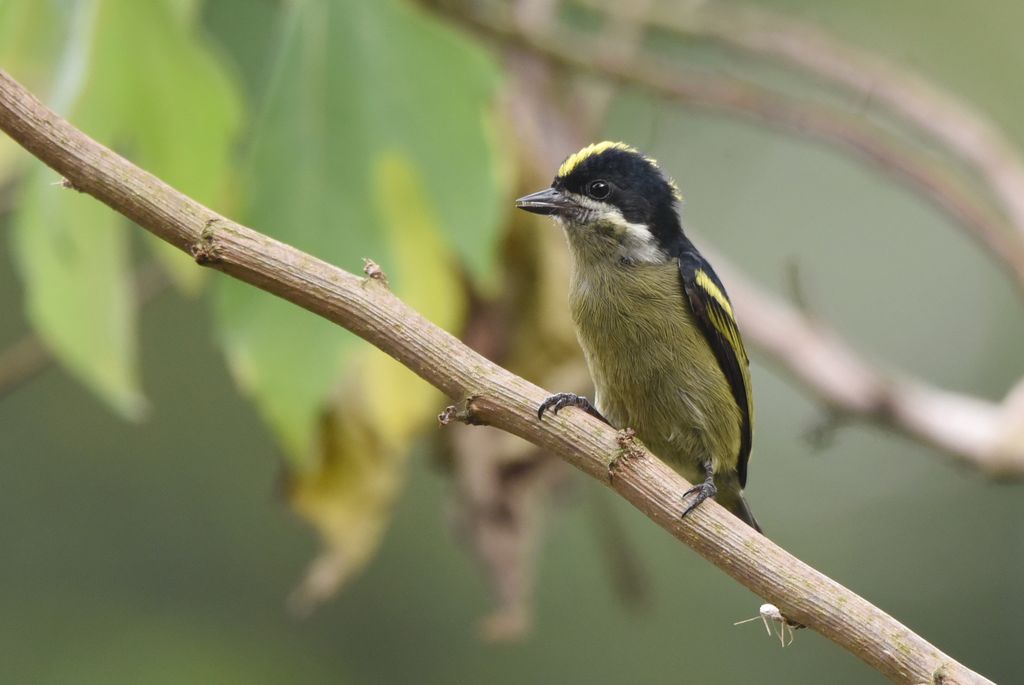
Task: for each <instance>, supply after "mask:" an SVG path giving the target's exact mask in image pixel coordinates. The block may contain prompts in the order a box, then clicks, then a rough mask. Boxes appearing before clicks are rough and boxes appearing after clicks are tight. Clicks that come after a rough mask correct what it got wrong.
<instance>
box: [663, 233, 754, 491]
mask: <svg viewBox="0 0 1024 685" xmlns="http://www.w3.org/2000/svg"><path fill="white" fill-rule="evenodd" d="M679 273H680V276H681V277H682V281H683V291H684V292H685V293H686V296H687V299H688V300H689V302H690V308H691V309H692V310H693V314H694V317H695V318H696V320H697V323H698V324H699V325H700V328H701V331H702V332H703V333H704V337H705V338H706V339H707V341H708V344H709V345H711V349H712V351H714V353H715V358H716V359H717V360H718V366H719V367H720V368H721V369H722V373H723V374H725V378H726V380H727V381H729V387H730V389H731V390H732V396H733V398H734V399H735V400H736V404H737V405H739V408H740V414H741V415H742V417H743V425H742V426H741V427H740V431H741V433H740V452H739V454H738V455H737V457H738V459H737V462H736V471H737V473H738V474H739V479H740V487H743V486H745V485H746V484H747V462H748V461H749V459H750V444H751V432H752V429H753V422H754V418H753V406H754V405H753V402H752V401H751V396H750V367H749V361H748V360H747V351H746V350H745V349H744V347H743V339H742V338H740V331H739V328H738V327H737V326H736V317H735V316H734V315H733V312H732V303H731V302H730V301H729V296H728V295H727V294H726V292H725V287H724V286H723V285H722V282H721V281H720V280H719V279H718V276H717V275H716V274H715V272H714V270H713V269H712V268H711V265H710V264H708V262H707V260H705V259H704V257H702V256H701V255H700V254H699V253H697V251H696V250H692V251H687V252H684V253H683V254H682V255H680V257H679Z"/></svg>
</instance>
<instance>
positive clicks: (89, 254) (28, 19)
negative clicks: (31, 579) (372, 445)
mask: <svg viewBox="0 0 1024 685" xmlns="http://www.w3.org/2000/svg"><path fill="white" fill-rule="evenodd" d="M193 10H194V3H192V2H172V1H170V0H159V1H157V2H146V3H139V2H134V0H95V1H94V2H81V3H78V4H77V6H76V8H75V9H74V11H73V12H72V13H71V15H70V16H71V19H70V20H69V21H66V22H64V26H65V29H64V30H65V32H66V35H64V36H63V39H64V42H65V44H66V48H65V51H64V54H63V55H62V56H61V58H60V59H59V60H57V63H56V74H55V76H54V77H53V81H54V84H53V86H52V88H50V89H49V90H50V93H51V96H50V98H49V99H50V101H51V104H52V105H53V106H54V107H55V108H57V109H58V110H59V111H61V112H63V113H64V114H66V115H67V116H68V117H70V118H71V119H72V120H73V121H75V123H76V124H77V125H78V126H80V127H81V128H82V129H83V130H85V131H86V132H88V133H89V134H90V135H92V136H94V137H95V138H97V139H98V140H102V141H106V142H108V143H110V144H112V145H114V146H116V147H118V148H120V149H122V150H126V151H130V154H131V156H132V157H133V158H134V159H135V160H136V161H137V162H138V163H139V164H141V165H143V166H144V167H146V168H147V169H149V170H150V171H152V172H153V173H156V174H158V175H160V176H162V177H163V178H164V179H166V180H167V181H168V182H170V183H172V184H175V185H177V186H178V187H179V188H181V189H182V190H183V191H184V192H187V193H190V194H193V195H195V196H196V197H197V198H198V199H200V200H204V201H207V202H210V201H213V200H216V199H217V198H218V197H219V195H220V194H221V193H222V191H223V189H224V185H225V183H226V180H227V172H228V168H229V154H228V153H229V151H230V149H231V146H232V143H233V136H234V134H235V133H236V131H237V129H238V125H239V122H240V114H241V113H240V109H239V103H238V101H237V96H236V94H235V91H234V88H233V86H232V84H231V82H230V80H229V79H228V78H227V77H226V75H225V74H224V72H223V70H222V68H221V67H220V65H219V64H218V63H217V62H216V61H215V60H214V59H213V57H212V56H211V54H210V53H209V51H208V50H207V49H206V48H205V47H204V46H203V45H202V44H201V41H200V40H199V37H198V36H196V35H195V30H194V27H195V19H194V15H195V12H194V11H193ZM4 11H5V12H8V13H10V14H11V15H12V17H11V18H12V20H14V22H16V23H17V24H20V25H21V28H22V29H23V30H22V31H18V32H14V31H12V32H11V34H9V35H7V36H6V37H7V38H8V39H9V40H10V41H11V44H12V47H11V48H10V49H11V50H12V52H15V51H16V48H17V47H18V45H21V44H22V41H25V44H26V45H28V46H33V45H35V44H36V43H37V42H38V43H43V44H45V43H46V42H47V41H48V40H52V35H53V33H54V32H55V31H56V30H57V29H56V27H59V26H60V22H54V21H53V17H52V16H50V15H51V13H52V11H53V7H52V4H51V3H47V2H35V1H32V0H7V5H6V6H5V7H4ZM26 35H27V36H28V38H27V39H26ZM0 51H2V48H0ZM26 53H27V54H26V59H27V60H28V61H30V62H31V61H32V59H31V58H32V56H33V55H34V52H33V51H32V50H27V51H26ZM167 55H175V59H173V60H172V59H167V57H166V56H167ZM126 56H131V57H130V58H126ZM38 57H39V59H41V60H47V59H48V56H38ZM50 59H52V58H50ZM15 64H16V65H17V62H15ZM14 73H15V74H17V73H18V72H17V71H15V72H14ZM43 92H46V91H43ZM22 192H23V195H22V197H21V200H20V201H19V202H18V209H17V215H16V217H15V219H14V226H13V229H12V239H13V241H14V245H15V251H14V254H15V257H16V260H17V266H18V267H19V269H20V271H21V276H22V281H23V283H24V284H25V290H26V296H27V308H28V311H29V314H30V316H31V318H32V321H33V324H34V327H35V329H36V331H37V332H38V333H39V334H40V335H41V336H42V338H43V340H44V341H45V342H46V344H47V346H48V347H49V348H50V349H51V350H52V351H53V352H54V354H55V355H56V356H57V357H58V358H59V359H60V360H61V362H62V363H63V364H65V365H66V366H67V368H68V369H69V370H70V371H71V372H72V373H74V374H75V375H76V376H77V377H78V378H80V379H81V380H82V381H83V382H84V383H85V384H86V385H88V386H89V387H90V388H92V389H93V390H94V391H95V392H97V393H98V394H99V395H100V396H101V397H102V398H103V399H105V400H106V401H107V402H108V403H109V404H110V405H111V406H112V407H113V408H114V409H115V410H117V411H118V412H119V413H121V414H122V415H124V416H126V417H131V418H138V417H139V416H140V412H141V411H142V409H143V407H144V402H143V399H142V392H141V389H140V387H139V378H138V353H137V348H138V344H137V341H136V337H137V332H136V324H135V312H134V310H135V304H134V302H133V299H132V287H131V281H130V271H131V260H130V257H129V253H128V243H127V241H128V235H129V234H128V229H127V227H126V226H124V225H123V221H124V220H123V219H121V218H120V217H118V216H117V215H115V214H113V213H111V212H109V211H107V210H105V209H104V208H102V207H100V206H97V205H96V203H95V202H93V201H92V200H91V199H89V198H83V197H79V196H77V194H75V193H65V192H61V189H60V188H59V179H56V180H55V178H54V174H53V173H52V172H51V171H49V170H48V169H46V168H45V167H43V165H42V164H41V163H38V162H37V163H35V164H33V171H32V172H31V176H30V177H29V178H28V179H26V181H25V183H24V186H23V188H22ZM149 244H150V245H151V246H152V248H153V249H154V250H155V251H156V255H157V257H158V258H159V259H160V260H161V261H162V262H163V263H164V264H165V265H166V266H167V268H168V270H169V272H170V274H171V275H172V276H174V278H175V279H176V281H177V282H178V284H179V285H180V286H181V287H182V288H184V289H185V290H188V291H193V292H194V291H195V290H196V289H197V287H198V286H199V280H198V279H199V278H201V276H202V273H201V271H200V270H199V269H196V268H195V267H194V265H192V264H190V263H189V260H188V259H187V258H186V257H185V256H183V255H181V254H180V253H177V251H175V250H173V249H172V248H170V246H168V245H166V244H163V243H162V242H160V241H157V240H150V241H149Z"/></svg>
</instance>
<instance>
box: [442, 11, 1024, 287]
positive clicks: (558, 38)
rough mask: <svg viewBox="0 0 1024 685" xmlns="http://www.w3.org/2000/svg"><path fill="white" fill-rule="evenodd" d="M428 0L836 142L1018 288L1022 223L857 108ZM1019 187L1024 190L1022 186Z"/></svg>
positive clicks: (563, 61)
mask: <svg viewBox="0 0 1024 685" xmlns="http://www.w3.org/2000/svg"><path fill="white" fill-rule="evenodd" d="M590 1H592V2H594V1H596V0H590ZM434 7H435V9H437V11H439V12H443V13H444V14H445V16H448V17H450V18H451V19H452V20H454V21H456V22H459V23H461V24H463V25H466V26H467V27H468V28H470V29H471V30H473V31H475V32H477V33H479V34H482V35H484V36H485V37H488V38H491V39H496V40H499V41H503V42H506V43H511V44H514V45H518V46H521V47H523V48H525V49H527V50H529V51H531V52H533V53H535V54H537V55H540V56H542V57H544V58H545V59H547V60H549V61H550V62H552V63H553V64H557V65H559V66H562V67H565V68H568V69H571V70H573V71H575V72H578V73H584V74H593V75H595V76H598V77H600V78H603V79H606V80H610V81H613V82H615V83H619V84H621V85H624V86H632V87H635V88H640V89H642V90H645V91H647V92H649V93H652V94H654V95H657V96H659V97H662V98H668V99H671V100H673V101H675V102H678V103H681V104H683V105H685V106H687V107H692V108H699V109H708V110H714V111H718V112H723V113H725V114H728V115H730V116H735V117H740V118H743V119H750V120H754V121H756V122H758V123H760V124H763V125H766V126H770V127H773V128H776V129H779V130H781V131H783V132H786V133H791V134H795V135H798V136H800V137H802V138H805V139H812V140H816V141H820V142H823V143H827V144H829V145H833V146H836V147H838V148H840V149H843V150H845V151H846V152H849V153H851V154H853V155H854V156H856V157H858V158H860V159H862V160H864V161H866V162H869V163H871V164H873V165H874V166H875V167H876V168H878V169H879V170H880V171H882V172H884V173H886V174H887V175H889V176H890V177H892V178H893V179H895V180H896V181H898V182H900V183H902V184H905V185H906V186H908V187H910V188H912V189H913V190H915V191H917V192H918V193H919V194H920V195H921V197H923V198H925V199H926V200H928V201H929V202H930V203H932V204H933V205H934V206H935V207H936V208H937V209H938V210H940V211H941V212H943V213H944V214H946V215H947V216H948V217H950V219H952V220H953V221H954V222H956V223H957V224H958V225H959V226H961V227H963V228H964V229H965V230H966V231H967V233H968V235H969V236H971V237H972V238H973V239H974V240H976V241H977V242H978V243H979V244H980V245H981V246H982V247H984V248H985V249H986V250H987V251H988V253H989V255H990V256H991V257H992V258H993V259H994V260H995V263H996V264H998V265H999V266H1000V267H1001V268H1002V269H1003V270H1005V271H1006V272H1007V274H1008V275H1009V276H1010V277H1011V278H1012V279H1013V281H1014V283H1015V284H1016V285H1017V287H1018V289H1024V229H1022V230H1021V231H1020V232H1018V231H1014V230H1012V228H1011V227H1009V226H1008V225H1007V222H1006V220H1005V219H1004V218H1003V217H1002V216H1000V215H999V214H998V213H997V212H995V211H993V210H992V209H991V208H990V207H989V206H988V203H986V202H984V201H982V200H981V199H980V198H978V197H977V196H976V194H975V193H973V192H971V191H970V190H968V189H967V188H965V187H964V184H963V183H961V182H960V181H959V180H958V179H957V178H956V177H955V176H954V175H953V174H951V173H950V172H949V171H947V170H945V169H943V168H942V166H941V165H937V164H936V163H935V160H934V159H931V158H929V157H928V156H926V155H922V154H921V153H919V152H916V151H914V150H912V149H910V148H909V147H908V146H907V145H906V144H905V143H904V142H902V141H901V140H899V139H898V138H896V137H895V136H893V135H892V134H889V133H887V132H885V131H884V130H882V129H881V128H880V127H878V126H873V125H871V124H869V123H867V122H866V121H865V119H864V118H863V117H861V116H855V115H852V114H849V113H847V112H845V111H844V110H842V109H840V108H838V107H835V106H831V105H825V104H821V103H818V102H813V101H810V100H801V99H798V98H794V97H792V96H789V95H784V94H781V93H779V92H776V91H774V90H771V89H768V88H764V87H762V86H758V85H755V84H753V83H747V82H744V81H741V80H738V79H734V78H729V77H725V76H722V75H720V74H709V73H707V72H705V71H701V70H698V69H692V68H681V67H678V66H674V65H670V64H667V63H666V62H665V61H664V60H660V59H656V58H652V57H650V56H647V55H643V54H640V55H635V56H633V57H632V58H630V59H623V58H622V56H621V55H619V54H616V53H610V52H609V51H608V50H607V49H606V46H605V45H604V44H603V43H601V42H600V41H599V40H597V39H594V38H592V37H588V36H586V35H583V34H580V33H579V32H574V31H565V30H561V29H560V30H558V31H555V32H550V31H549V32H539V31H534V30H527V29H520V28H515V27H514V26H511V25H508V24H502V23H499V22H497V21H495V20H494V19H493V18H490V17H487V16H484V14H483V13H481V12H478V11H475V10H466V11H454V10H452V9H451V8H448V7H442V6H436V5H434ZM1020 195H1021V196H1022V197H1024V193H1020ZM1022 225H1024V224H1022Z"/></svg>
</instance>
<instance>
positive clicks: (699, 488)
mask: <svg viewBox="0 0 1024 685" xmlns="http://www.w3.org/2000/svg"><path fill="white" fill-rule="evenodd" d="M717 494H718V488H716V487H715V484H714V482H712V481H704V482H703V483H698V484H697V485H694V486H693V487H692V488H690V489H689V490H687V491H686V492H684V493H683V499H684V500H685V499H686V498H687V497H689V496H690V495H695V497H694V498H693V502H691V503H690V505H689V506H687V507H686V509H684V510H683V513H682V514H681V515H680V516H679V518H686V515H687V514H689V513H690V512H691V511H693V510H694V509H696V508H697V507H699V506H700V504H701V502H703V501H704V500H706V499H709V498H711V497H714V496H715V495H717Z"/></svg>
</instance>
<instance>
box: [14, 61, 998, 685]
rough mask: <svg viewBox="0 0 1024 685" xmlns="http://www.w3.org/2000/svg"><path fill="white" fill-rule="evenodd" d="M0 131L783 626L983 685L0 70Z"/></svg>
mask: <svg viewBox="0 0 1024 685" xmlns="http://www.w3.org/2000/svg"><path fill="white" fill-rule="evenodd" d="M0 128H2V129H3V130H4V131H6V132H7V133H8V134H9V135H10V136H11V137H12V138H14V140H16V141H17V142H18V143H20V144H21V145H22V146H23V147H25V148H26V149H27V150H28V151H30V152H31V153H32V154H33V155H35V156H36V157H38V158H39V159H41V160H42V161H43V162H45V163H46V164H48V165H49V166H51V167H52V168H53V169H54V170H56V171H57V173H59V174H61V175H63V176H64V177H65V178H67V179H68V180H69V181H70V182H71V184H72V185H73V186H74V187H75V188H77V189H78V190H81V191H83V192H86V193H88V194H90V195H92V196H94V197H96V198H97V199H98V200H100V201H102V202H104V203H105V204H107V205H108V206H110V207H111V208H112V209H114V210H115V211H118V212H120V213H122V214H124V215H125V216H126V217H128V218H129V219H131V220H132V221H134V222H135V223H137V224H139V225H140V226H142V227H144V228H145V229H147V230H149V231H150V232H151V233H153V234H154V235H156V236H158V237H160V238H161V239H163V240H166V241H167V242H169V243H171V244H173V245H175V246H177V247H178V248H179V249H182V250H185V251H187V252H189V253H191V254H192V255H193V256H194V257H195V259H196V261H197V262H199V263H200V264H203V265H206V266H209V267H212V268H214V269H217V270H219V271H222V272H224V273H226V274H229V275H231V276H233V277H235V278H238V279H239V280H242V281H245V282H247V283H250V284H252V285H254V286H257V287H259V288H261V289H263V290H265V291H267V292H269V293H272V294H274V295H277V296H279V297H282V298H284V299H286V300H288V301H290V302H293V303H294V304H297V305H299V306H300V307H303V308H305V309H307V310H309V311H311V312H313V313H315V314H317V315H319V316H322V317H324V318H326V319H328V320H330V321H333V322H335V323H337V324H339V325H341V326H344V327H345V328H347V329H348V330H350V331H352V332H354V333H356V334H357V335H359V336H361V337H362V338H364V339H365V340H367V341H368V342H370V343H372V344H374V345H376V346H377V347H379V348H380V349H382V350H383V351H385V352H387V353H388V354H390V355H391V356H393V357H394V358H395V359H397V360H398V361H400V362H401V363H403V364H405V365H406V366H407V367H408V368H410V369H411V370H412V371H414V372H415V373H417V374H418V375H419V376H421V377H422V378H423V379H424V380H426V381H428V382H429V383H431V384H432V385H434V386H436V387H437V388H439V389H441V390H442V391H444V392H445V393H446V394H447V395H448V396H450V397H452V398H456V399H459V403H458V409H457V410H454V411H453V412H446V413H448V414H449V415H454V416H456V417H458V418H460V419H462V420H466V421H468V422H472V423H487V424H490V425H493V426H497V427H499V428H502V429H504V430H507V431H509V432H511V433H514V434H516V435H519V436H520V437H523V438H525V439H527V440H529V441H530V442H533V443H534V444H536V445H538V446H541V447H543V448H544V449H547V450H550V451H551V452H553V453H555V454H557V455H559V456H561V457H562V458H563V459H565V460H566V461H568V462H569V463H571V464H573V465H574V466H576V467H577V468H579V469H580V470H582V471H584V472H585V473H587V474H589V475H590V476H592V477H594V478H596V479H598V480H599V481H601V482H602V483H604V484H606V485H608V486H609V487H610V488H612V489H613V490H615V491H616V492H617V493H619V494H620V495H622V496H623V497H624V498H625V499H627V500H628V501H629V502H631V503H632V504H633V505H634V506H635V507H636V508H638V509H639V510H640V511H642V512H643V513H644V514H646V515H647V516H648V517H649V518H651V519H652V520H653V521H655V522H656V523H658V524H659V525H660V526H661V527H663V528H664V529H665V530H667V531H669V532H670V533H671V534H672V535H674V536H675V537H677V538H678V539H679V540H681V541H683V542H684V543H686V544H687V545H689V546H690V547H692V548H693V549H694V550H696V551H697V552H698V553H700V554H701V555H702V556H704V557H705V558H706V559H708V560H709V561H711V562H712V563H714V564H715V565H717V566H718V567H719V568H720V569H722V570H723V571H725V572H726V573H728V574H729V575H730V576H732V577H733V578H735V579H736V580H738V581H739V582H741V583H742V584H743V585H745V586H746V587H748V588H750V590H752V591H753V592H755V593H756V594H758V595H759V596H761V597H763V598H765V599H767V600H768V601H770V602H773V603H774V604H776V605H777V606H779V608H780V609H782V611H783V612H784V613H785V615H786V616H788V617H789V618H790V619H792V620H795V621H798V622H800V623H803V624H805V625H807V626H810V627H812V628H814V629H815V630H817V631H818V632H820V633H821V634H822V635H825V636H826V637H828V638H830V639H832V640H834V641H835V642H836V643H838V644H839V645H841V646H843V647H844V648H845V649H847V650H848V651H850V652H851V653H853V654H855V655H857V656H858V657H860V658H861V659H863V660H864V661H865V662H867V663H868V664H869V665H871V666H873V667H874V668H876V669H878V670H879V671H880V672H882V673H883V674H885V675H886V676H888V677H889V678H891V679H892V680H893V681H894V682H897V683H906V684H908V685H911V684H913V685H917V684H919V683H925V682H927V683H939V682H942V683H945V684H951V683H988V682H990V681H988V680H987V679H985V678H984V677H982V676H980V675H978V674H977V673H974V672H973V671H971V670H969V669H968V668H966V667H965V666H963V665H961V664H959V663H957V662H956V661H955V660H953V659H952V658H950V657H949V656H947V655H945V654H943V653H942V652H941V651H939V650H938V649H937V648H936V647H934V646H933V645H931V644H929V643H928V642H927V641H925V640H924V639H923V638H921V637H920V636H918V635H916V634H915V633H913V632H912V631H911V630H909V629H908V628H907V627H905V626H903V625H902V624H900V623H899V622H898V621H896V620H895V619H894V618H892V617H891V616H889V615H888V614H886V613H885V612H883V611H882V610H880V609H878V608H877V607H874V606H873V605H871V604H870V603H869V602H867V601H866V600H864V599H863V598H861V597H859V596H857V595H856V594H854V593H852V592H850V591H849V590H847V589H846V588H844V587H842V586H841V585H839V584H838V583H836V582H835V581H833V580H831V579H829V578H827V577H826V576H824V575H823V574H821V573H819V572H817V571H815V570H814V569H813V568H811V567H810V566H808V565H806V564H804V563H803V562H801V561H800V560H799V559H796V558H795V557H793V556H792V555H790V554H788V553H787V552H786V551H785V550H783V549H782V548H781V547H779V546H778V545H776V544H774V543H773V542H771V541H770V540H768V539H767V538H765V537H763V536H761V535H758V534H757V533H755V532H754V531H753V530H752V529H750V528H749V527H747V526H745V525H744V524H743V523H741V522H740V521H739V520H738V519H736V518H735V517H733V516H732V515H731V514H729V513H727V512H726V511H725V510H724V509H722V508H721V507H720V506H719V505H718V504H716V503H713V502H712V503H706V504H705V505H704V506H701V507H700V508H699V509H697V510H696V511H695V512H694V514H693V515H692V516H690V517H688V518H687V519H686V520H685V521H684V520H680V518H679V515H680V511H681V502H682V495H683V493H684V492H685V491H686V489H687V487H688V485H689V484H688V483H686V482H685V481H684V480H683V479H682V478H681V477H680V476H679V475H678V474H676V473H675V472H674V471H672V470H671V469H670V468H669V467H668V466H666V465H665V464H663V463H662V462H661V461H659V460H658V459H656V458H654V457H653V456H652V455H651V454H650V453H649V452H648V451H647V450H646V449H644V448H643V447H642V446H640V445H639V444H638V443H636V442H635V441H633V439H632V438H630V437H628V436H627V435H624V434H616V433H615V432H614V431H613V430H611V429H610V428H608V427H607V426H604V425H602V424H601V423H599V422H598V421H596V420H594V419H591V418H590V417H587V416H586V415H584V414H583V413H582V412H579V411H567V412H565V413H564V414H562V415H559V416H554V417H550V418H549V419H546V420H545V421H543V422H540V421H538V420H537V417H536V413H535V411H536V407H537V404H538V403H539V402H540V401H541V400H543V399H544V397H545V396H546V393H545V392H544V391H543V390H541V388H538V387H537V386H535V385H533V384H531V383H529V382H527V381H525V380H523V379H522V378H519V377H517V376H515V375H513V374H511V373H509V372H508V371H506V370H504V369H502V368H501V367H499V366H497V365H495V364H493V363H492V362H490V361H488V360H487V359H485V358H483V357H482V356H480V355H479V354H477V353H475V352H473V351H472V350H471V349H469V348H468V347H466V346H465V345H464V344H462V343H461V342H460V341H459V340H457V339H456V338H455V337H454V336H452V335H451V334H449V333H447V332H445V331H443V330H441V329H439V328H438V327H437V326H434V325H433V324H431V323H430V322H429V321H427V320H426V319H424V318H423V317H422V316H421V315H420V314H419V313H417V312H416V311H414V310H413V309H411V308H410V307H409V306H407V305H406V304H404V303H403V302H402V301H400V300H399V299H398V298H397V297H395V296H394V295H393V294H392V293H391V292H390V291H389V290H388V289H387V287H386V286H385V285H384V284H383V283H382V282H381V280H380V279H373V278H366V279H363V278H359V277H357V276H355V275H353V274H350V273H348V272H346V271H343V270H341V269H339V268H337V267H334V266H331V265H330V264H327V263H325V262H323V261H321V260H319V259H316V258H315V257H313V256H311V255H308V254H305V253H303V252H301V251H299V250H297V249H295V248H293V247H290V246H288V245H285V244H283V243H281V242H278V241H276V240H274V239H272V238H270V237H267V236H265V235H262V234H260V233H258V232H256V231H253V230H252V229H250V228H246V227H245V226H242V225H240V224H238V223H235V222H233V221H230V220H228V219H226V218H224V217H222V216H220V215H219V214H217V213H216V212H214V211H212V210H211V209H208V208H207V207H204V206H203V205H201V204H199V203H198V202H196V201H194V200H192V199H191V198H189V197H187V196H185V195H183V194H181V193H180V192H178V191H177V190H175V189H174V188H172V187H170V186H168V185H167V184H166V183H164V182H162V181H161V180H159V179H158V178H156V177H155V176H153V175H152V174H150V173H148V172H146V171H143V170H142V169H139V168H138V167H136V166H134V165H133V164H131V163H130V162H128V161H127V160H125V159H123V158H122V157H120V156H118V155H117V154H115V153H114V152H112V151H111V150H109V149H107V148H106V147H104V146H102V145H100V144H99V143H97V142H95V141H93V140H92V139H91V138H89V137H88V136H86V135H85V134H83V133H82V132H80V131H78V130H77V129H75V128H74V127H73V126H71V124H69V123H68V122H66V121H64V120H63V119H61V118H60V117H59V116H57V115H56V114H55V113H54V112H52V111H50V110H49V109H47V108H46V107H45V106H44V105H43V104H42V103H41V102H39V101H38V100H37V99H36V98H35V97H34V96H33V95H32V94H31V93H29V92H28V91H26V90H25V89H24V88H23V87H22V86H20V85H19V84H18V83H17V82H15V81H14V80H13V79H12V78H10V76H8V75H7V74H6V73H5V72H3V71H0Z"/></svg>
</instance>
